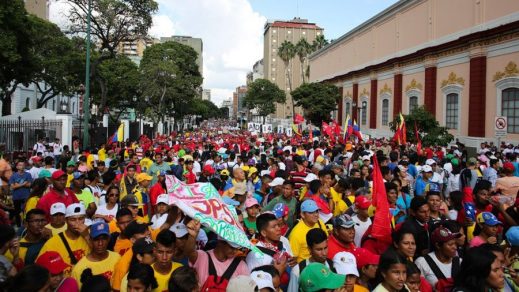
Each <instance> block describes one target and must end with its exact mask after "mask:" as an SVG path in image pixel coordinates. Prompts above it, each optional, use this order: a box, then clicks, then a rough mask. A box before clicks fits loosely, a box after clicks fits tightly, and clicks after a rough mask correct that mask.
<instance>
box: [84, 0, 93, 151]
mask: <svg viewBox="0 0 519 292" xmlns="http://www.w3.org/2000/svg"><path fill="white" fill-rule="evenodd" d="M91 16H92V0H88V11H87V36H86V66H85V95H84V99H83V147H88V146H89V145H90V136H89V134H88V128H89V121H90V18H91Z"/></svg>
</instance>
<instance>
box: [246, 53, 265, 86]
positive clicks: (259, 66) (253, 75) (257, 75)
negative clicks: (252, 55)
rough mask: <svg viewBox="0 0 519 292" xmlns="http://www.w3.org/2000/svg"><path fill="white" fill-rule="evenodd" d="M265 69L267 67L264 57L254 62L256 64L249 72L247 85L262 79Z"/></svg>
mask: <svg viewBox="0 0 519 292" xmlns="http://www.w3.org/2000/svg"><path fill="white" fill-rule="evenodd" d="M264 70H265V69H264V68H263V59H261V60H258V61H256V63H254V66H252V71H250V72H249V73H247V85H249V84H250V83H252V82H254V81H256V80H257V79H262V78H263V71H264Z"/></svg>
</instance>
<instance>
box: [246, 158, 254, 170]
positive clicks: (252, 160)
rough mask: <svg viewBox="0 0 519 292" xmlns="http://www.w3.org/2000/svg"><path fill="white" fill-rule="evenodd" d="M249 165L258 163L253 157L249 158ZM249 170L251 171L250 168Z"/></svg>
mask: <svg viewBox="0 0 519 292" xmlns="http://www.w3.org/2000/svg"><path fill="white" fill-rule="evenodd" d="M247 165H248V166H254V165H256V161H254V159H252V158H251V159H249V161H247ZM249 171H250V169H249Z"/></svg>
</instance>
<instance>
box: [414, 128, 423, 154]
mask: <svg viewBox="0 0 519 292" xmlns="http://www.w3.org/2000/svg"><path fill="white" fill-rule="evenodd" d="M414 135H415V136H416V154H418V156H421V155H422V140H420V135H419V134H418V127H417V126H416V121H415V122H414Z"/></svg>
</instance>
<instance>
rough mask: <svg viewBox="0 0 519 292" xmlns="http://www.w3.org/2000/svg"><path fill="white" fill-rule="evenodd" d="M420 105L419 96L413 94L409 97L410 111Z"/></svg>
mask: <svg viewBox="0 0 519 292" xmlns="http://www.w3.org/2000/svg"><path fill="white" fill-rule="evenodd" d="M417 107H418V96H411V97H410V98H409V113H411V112H412V111H413V110H415V109H416V108H417Z"/></svg>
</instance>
